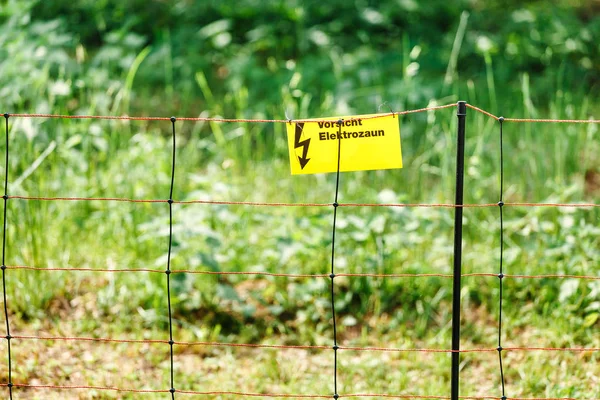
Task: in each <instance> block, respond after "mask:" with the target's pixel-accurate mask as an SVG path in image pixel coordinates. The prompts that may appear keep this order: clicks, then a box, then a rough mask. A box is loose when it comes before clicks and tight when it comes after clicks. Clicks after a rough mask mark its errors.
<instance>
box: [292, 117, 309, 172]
mask: <svg viewBox="0 0 600 400" xmlns="http://www.w3.org/2000/svg"><path fill="white" fill-rule="evenodd" d="M303 129H304V122H298V123H297V124H296V140H295V141H294V148H295V149H298V148H300V147H302V156H301V157H298V161H299V162H300V168H301V169H304V167H305V166H306V164H308V162H309V161H310V158H306V157H307V156H308V145H309V144H310V138H308V139H306V140H302V141H301V140H300V138H301V137H302V130H303Z"/></svg>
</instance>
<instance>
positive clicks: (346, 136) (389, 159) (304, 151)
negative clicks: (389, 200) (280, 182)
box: [287, 115, 402, 175]
mask: <svg viewBox="0 0 600 400" xmlns="http://www.w3.org/2000/svg"><path fill="white" fill-rule="evenodd" d="M287 134H288V148H289V153H290V166H291V171H292V174H293V175H297V174H318V173H325V172H336V171H337V168H338V156H339V161H340V162H339V168H340V171H364V170H377V169H392V168H402V151H401V147H400V126H399V121H398V118H397V117H396V116H394V115H386V116H376V115H359V116H348V117H332V118H324V119H319V120H315V121H314V122H313V121H310V120H308V121H304V122H297V123H290V124H287ZM338 153H339V154H338Z"/></svg>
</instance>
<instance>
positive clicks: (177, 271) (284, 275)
mask: <svg viewBox="0 0 600 400" xmlns="http://www.w3.org/2000/svg"><path fill="white" fill-rule="evenodd" d="M6 269H17V270H18V269H22V270H32V271H48V272H54V271H57V272H60V271H63V272H69V271H73V272H77V271H79V272H114V273H118V272H150V273H157V274H164V273H165V271H164V270H161V269H148V268H115V269H109V268H91V267H90V268H77V267H73V268H67V267H64V268H62V267H30V266H26V265H7V266H6ZM171 273H172V274H197V275H249V276H272V277H280V278H330V276H329V274H287V273H274V272H257V271H196V270H190V269H172V270H171ZM335 276H339V277H350V278H352V277H370V278H432V277H436V278H452V277H453V275H452V274H435V273H434V274H428V273H423V274H377V273H368V272H365V273H344V272H340V273H337V274H335ZM461 276H462V277H477V276H479V277H486V276H487V277H494V278H497V277H498V274H495V273H491V272H475V273H465V274H461ZM503 278H519V279H549V278H557V279H584V280H585V279H588V280H600V276H592V275H572V274H568V275H567V274H544V275H522V274H503Z"/></svg>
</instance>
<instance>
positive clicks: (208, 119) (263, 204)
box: [0, 104, 600, 400]
mask: <svg viewBox="0 0 600 400" xmlns="http://www.w3.org/2000/svg"><path fill="white" fill-rule="evenodd" d="M456 106H457V105H456V104H446V105H440V106H437V105H433V106H430V107H425V108H419V109H414V110H406V111H400V112H390V113H382V114H376V115H371V116H365V117H363V116H361V117H360V118H361V119H376V118H384V117H389V116H402V115H408V114H414V113H421V112H428V111H435V110H440V109H447V108H454V107H456ZM466 106H467V107H469V108H471V109H473V110H474V111H477V112H479V113H481V114H483V115H486V116H488V117H490V118H492V119H494V120H496V121H500V123H503V122H513V123H577V124H597V123H600V120H596V119H592V118H590V119H587V120H576V119H531V118H526V119H524V118H504V117H498V116H496V115H494V114H492V113H490V112H488V111H485V110H483V109H481V108H478V107H476V106H473V105H470V104H466ZM4 117H5V119H6V125H7V127H6V140H7V149H8V118H9V117H10V118H49V119H96V120H117V121H125V122H126V121H171V122H172V124H173V141H175V120H176V121H191V122H222V123H288V124H289V123H297V122H305V123H309V122H312V123H316V122H320V121H331V120H332V119H331V118H326V119H297V120H289V119H246V118H242V119H240V118H232V119H229V118H221V117H177V118H176V119H175V117H144V116H98V115H57V114H4ZM356 118H358V117H349V118H347V119H346V120H348V121H351V120H354V119H356ZM174 157H175V146H173V169H172V171H171V172H172V178H173V177H174V167H175V165H174V162H175V159H174ZM338 157H339V150H338ZM6 159H7V163H8V151H7V153H6ZM338 179H339V173H338ZM5 181H6V182H7V181H8V173H7V169H6V171H5ZM336 192H337V189H336ZM172 193H173V181H171V195H170V198H169V199H131V198H117V197H97V198H96V197H46V196H9V195H8V194H7V193H6V188H5V195H4V202H5V212H6V202H7V201H8V200H11V199H12V200H25V201H101V202H122V203H168V204H169V206H170V207H171V206H172V205H173V204H181V205H187V204H190V205H191V204H203V205H229V206H253V207H331V206H333V207H334V209H337V207H398V208H410V207H415V208H417V207H421V208H450V209H452V208H486V207H498V206H499V205H500V206H501V207H550V208H552V207H556V208H558V207H568V208H597V207H600V204H595V203H531V202H514V203H504V202H503V201H502V200H501V203H502V204H500V203H489V204H464V205H455V204H447V203H435V204H428V203H415V204H409V203H338V202H337V196H336V201H334V202H333V203H288V202H254V201H219V200H200V199H199V200H175V199H173V198H172V197H173V196H172ZM501 198H502V197H501ZM4 223H5V224H6V218H5V221H4ZM171 223H172V216H171ZM334 230H335V222H334ZM171 240H172V238H170V239H169V241H171ZM169 244H170V243H169ZM332 251H333V249H332ZM11 269H12V270H34V271H48V272H52V271H58V272H60V271H62V272H78V271H81V272H106V273H118V272H119V273H120V272H123V273H128V272H148V273H165V270H158V269H150V268H120V269H112V268H110V269H109V268H92V267H81V268H78V267H34V266H25V265H12V266H11V265H4V266H3V274H4V272H5V271H6V270H11ZM167 271H168V272H167V277H168V275H169V274H171V273H172V274H177V273H185V274H198V275H225V276H226V275H242V276H267V277H282V278H330V279H331V280H332V283H333V276H334V277H370V278H421V277H438V278H452V277H453V275H452V274H443V273H423V274H418V273H397V274H379V273H335V275H333V260H332V273H331V274H293V273H270V272H260V271H248V272H247V271H198V270H189V269H180V270H176V269H173V270H171V269H170V267H169V266H167ZM461 276H462V277H495V278H499V277H500V278H502V279H505V278H518V279H587V280H600V276H586V275H573V274H540V275H525V274H504V273H503V272H502V269H501V272H500V274H498V273H463V274H461ZM167 288H168V278H167ZM4 296H6V289H5V288H4ZM169 300H170V297H169ZM332 304H333V286H332ZM4 306H5V308H6V299H5V301H4ZM169 314H170V309H169ZM7 315H8V314H7ZM6 319H7V324H8V317H7V318H6ZM169 319H170V318H169ZM334 324H335V317H334ZM169 325H170V329H172V327H171V323H170V324H169ZM2 340H6V341H7V342H8V344H9V346H10V341H11V340H25V341H27V340H38V341H74V342H77V341H79V342H98V343H117V344H118V343H127V344H132V343H139V344H159V345H165V344H168V345H170V348H171V357H170V361H171V369H170V377H171V388H170V389H135V388H131V389H130V388H119V387H113V386H87V385H50V384H48V385H44V384H25V383H14V382H12V380H11V378H10V376H9V382H8V383H0V387H8V388H9V389H10V390H11V396H12V389H13V388H24V389H56V390H77V389H79V390H97V391H113V392H127V393H170V394H171V396H172V397H173V398H174V394H175V393H177V394H186V395H196V396H200V395H206V396H210V395H212V396H220V395H223V396H227V395H228V396H243V397H267V398H331V397H332V396H331V394H327V395H325V394H323V395H321V394H285V393H252V392H243V391H192V390H180V389H175V388H173V372H174V371H173V346H206V347H231V348H254V349H274V350H282V349H291V350H306V351H313V350H330V349H331V346H322V345H285V344H262V343H225V342H208V341H176V340H173V335H172V332H171V333H170V339H169V340H158V339H118V338H101V337H63V336H29V335H14V334H13V335H11V334H10V333H9V334H8V335H7V336H6V337H0V341H2ZM9 349H10V347H9ZM334 350H336V351H337V350H345V351H356V352H396V353H404V352H420V353H492V352H496V351H498V348H472V349H461V350H451V349H431V348H390V347H371V346H367V347H356V346H338V345H337V342H335V338H334ZM502 351H520V352H534V351H549V352H576V353H586V352H599V351H600V348H594V347H564V348H563V347H503V348H502ZM10 359H11V358H10V355H9V363H10ZM10 370H11V369H10V364H9V373H10ZM336 392H337V390H336ZM342 397H347V398H354V397H380V398H398V399H410V398H414V399H450V397H446V396H434V395H410V394H404V395H400V394H398V395H396V394H374V393H354V394H337V393H336V394H335V396H334V398H342ZM458 398H461V399H499V397H497V396H459V397H458ZM501 399H502V400H510V399H513V400H571V399H572V398H569V397H563V398H550V397H548V398H544V397H535V398H534V397H531V398H519V397H505V396H502V397H501ZM573 400H575V399H573ZM588 400H600V399H588Z"/></svg>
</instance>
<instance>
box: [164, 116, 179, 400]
mask: <svg viewBox="0 0 600 400" xmlns="http://www.w3.org/2000/svg"><path fill="white" fill-rule="evenodd" d="M176 120H177V119H176V118H175V117H171V125H172V128H173V135H172V136H173V156H172V165H171V187H170V190H169V200H168V203H169V251H168V253H167V270H166V271H165V274H166V275H167V304H168V307H169V349H170V358H171V387H170V388H169V392H171V399H173V400H174V399H175V376H174V375H175V373H174V365H173V345H174V344H175V342H174V341H173V315H172V312H171V248H172V247H173V185H174V184H175V121H176Z"/></svg>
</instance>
